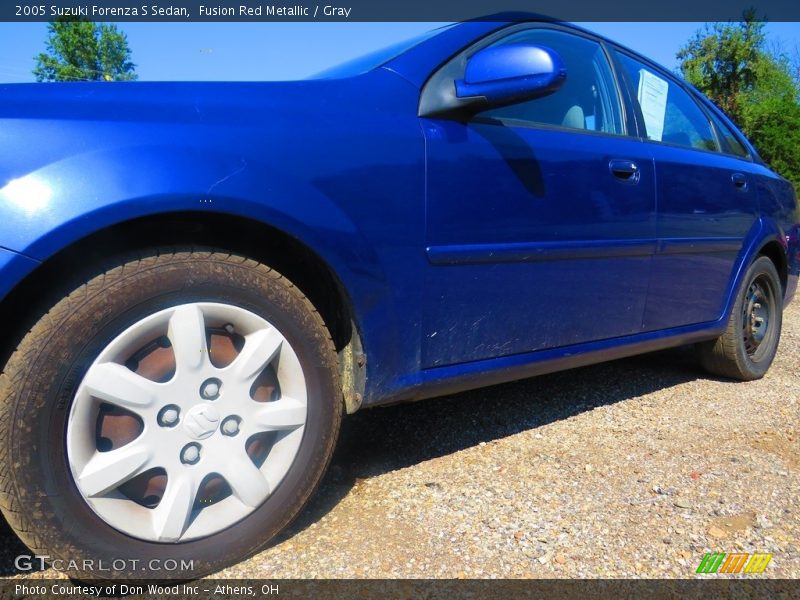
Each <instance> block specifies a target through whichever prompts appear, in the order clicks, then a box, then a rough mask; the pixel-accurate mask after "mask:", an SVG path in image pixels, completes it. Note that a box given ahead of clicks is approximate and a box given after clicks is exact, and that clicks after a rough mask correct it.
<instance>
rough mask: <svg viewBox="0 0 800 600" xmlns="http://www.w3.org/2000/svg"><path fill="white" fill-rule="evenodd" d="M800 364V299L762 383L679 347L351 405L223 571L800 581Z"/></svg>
mask: <svg viewBox="0 0 800 600" xmlns="http://www.w3.org/2000/svg"><path fill="white" fill-rule="evenodd" d="M798 373H800V302H796V303H795V304H794V305H792V306H791V307H790V308H789V309H788V310H787V312H786V313H785V316H784V331H783V338H782V341H781V347H780V350H779V352H778V358H777V360H776V362H775V364H774V365H773V367H772V369H771V370H770V372H769V374H768V375H767V377H765V378H764V379H763V380H761V381H756V382H751V383H733V382H729V381H721V380H715V379H711V378H709V377H708V376H706V375H705V374H704V373H703V372H702V371H700V370H699V369H698V368H697V367H695V366H694V363H693V362H692V356H691V353H690V352H688V351H686V350H681V351H669V352H662V353H657V354H650V355H646V356H642V357H637V358H634V359H627V360H622V361H616V362H612V363H607V364H602V365H597V366H593V367H587V368H583V369H579V370H575V371H568V372H563V373H557V374H554V375H548V376H544V377H539V378H534V379H529V380H525V381H520V382H516V383H512V384H507V385H503V386H497V387H493V388H487V389H483V390H477V391H474V392H469V393H464V394H459V395H456V396H450V397H447V398H441V399H437V400H429V401H425V402H421V403H418V404H408V405H400V406H394V407H389V408H380V409H374V410H368V411H364V412H361V413H358V414H356V415H353V416H351V417H348V418H347V419H346V421H345V424H344V428H343V431H342V435H341V439H340V444H339V448H338V450H337V453H336V456H335V458H334V462H333V464H332V467H331V470H330V471H329V473H328V476H327V477H326V479H325V481H324V483H323V486H322V488H321V490H320V492H319V493H318V494H317V495H316V497H315V499H314V500H313V501H312V503H311V505H310V506H309V507H308V508H307V510H306V511H305V513H304V514H303V515H302V516H301V517H300V519H299V520H298V521H297V522H296V523H295V524H294V525H293V526H292V528H291V530H290V531H289V532H288V533H287V534H285V535H284V536H282V537H281V539H280V540H279V541H278V542H277V543H276V544H274V545H273V546H272V547H270V548H269V549H267V550H266V551H264V552H262V553H260V554H258V555H257V556H255V557H253V558H251V559H249V560H247V561H245V562H243V563H240V564H238V565H236V566H234V567H232V568H230V569H227V570H225V571H223V572H221V573H219V575H218V576H220V577H271V578H305V577H324V578H339V577H355V578H362V577H376V578H377V577H389V578H396V577H402V578H431V577H436V578H439V577H447V578H516V577H536V578H540V577H542V578H553V577H694V571H695V569H696V568H697V565H698V564H699V562H700V560H701V558H702V557H703V554H704V553H706V552H772V553H774V558H773V560H772V562H771V564H770V565H769V566H768V567H767V569H766V572H765V573H764V575H763V576H765V577H780V578H796V577H798V576H800V376H798ZM0 547H5V548H4V550H2V551H1V552H0V557H2V563H3V566H4V571H3V572H2V573H3V574H6V575H10V574H12V572H13V569H12V570H11V572H10V571H9V569H8V567H9V565H11V564H13V556H15V555H16V554H17V553H19V552H21V551H22V549H21V547H20V545H19V544H18V543H17V542H16V540H15V538H13V534H11V533H10V532H9V531H8V529H7V528H6V527H3V528H2V529H1V530H0ZM47 575H50V576H52V575H54V574H53V573H52V572H48V573H46V574H45V576H47ZM709 577H715V576H713V575H712V576H709ZM747 577H752V575H748V576H747Z"/></svg>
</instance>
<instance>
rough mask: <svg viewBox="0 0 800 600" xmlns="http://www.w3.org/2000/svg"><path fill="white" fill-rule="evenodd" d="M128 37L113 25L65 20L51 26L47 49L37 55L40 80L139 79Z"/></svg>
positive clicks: (37, 75) (49, 26)
mask: <svg viewBox="0 0 800 600" xmlns="http://www.w3.org/2000/svg"><path fill="white" fill-rule="evenodd" d="M135 67H136V65H134V64H133V62H131V50H130V47H129V46H128V38H127V36H126V35H125V34H124V33H123V32H121V31H119V30H118V29H117V26H116V25H114V24H107V23H93V22H90V21H85V20H74V19H62V20H58V21H54V22H52V23H50V24H49V25H48V36H47V51H46V52H42V53H40V54H39V55H38V56H36V68H34V70H33V74H34V75H35V76H36V80H37V81H129V80H132V79H136V73H135V72H134V69H135Z"/></svg>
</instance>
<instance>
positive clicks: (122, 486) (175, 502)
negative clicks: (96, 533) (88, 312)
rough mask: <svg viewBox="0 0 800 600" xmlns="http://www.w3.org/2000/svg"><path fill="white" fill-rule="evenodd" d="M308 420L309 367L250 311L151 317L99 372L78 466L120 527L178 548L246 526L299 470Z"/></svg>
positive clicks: (76, 405) (73, 439)
mask: <svg viewBox="0 0 800 600" xmlns="http://www.w3.org/2000/svg"><path fill="white" fill-rule="evenodd" d="M306 418H307V391H306V383H305V377H304V374H303V370H302V367H301V366H300V361H299V359H298V357H297V355H296V353H295V352H294V350H293V349H292V347H291V345H290V344H289V342H288V341H287V340H286V339H285V338H284V337H283V335H282V334H281V333H280V332H279V331H278V330H277V329H276V328H275V327H274V326H272V325H271V324H270V323H268V322H267V321H266V320H264V319H263V318H261V317H259V316H258V315H256V314H254V313H252V312H250V311H247V310H245V309H242V308H239V307H236V306H232V305H227V304H216V303H194V304H184V305H181V306H176V307H173V308H169V309H167V310H163V311H161V312H158V313H156V314H153V315H151V316H149V317H146V318H144V319H142V320H141V321H139V322H137V323H135V324H134V325H133V326H131V327H129V328H128V329H127V330H125V331H124V332H123V333H121V334H120V335H119V336H118V337H117V338H115V339H114V340H113V341H112V342H111V343H110V344H109V345H108V346H107V347H106V348H105V349H104V350H103V351H102V353H101V354H100V355H99V356H98V358H97V360H95V361H94V363H93V364H92V365H91V366H90V367H89V369H88V371H87V372H86V375H85V376H84V378H83V381H82V382H81V384H80V386H79V387H78V390H77V392H76V394H75V398H74V400H73V403H72V407H71V410H70V416H69V424H68V426H67V457H68V460H69V465H70V469H71V471H72V476H73V478H74V480H75V483H76V485H77V487H78V490H79V491H80V493H81V495H82V496H83V498H84V499H85V500H86V502H87V503H88V505H89V506H90V507H91V508H92V510H94V512H95V513H96V514H97V515H98V516H100V518H102V519H103V520H104V521H105V522H107V523H108V524H109V525H111V526H112V527H114V528H116V529H118V530H120V531H123V532H125V533H127V534H129V535H132V536H134V537H137V538H141V539H146V540H150V541H158V542H177V541H186V540H191V539H197V538H201V537H206V536H209V535H213V534H214V533H217V532H219V531H222V530H224V529H226V528H227V527H230V526H231V525H233V524H234V523H236V522H238V521H240V520H241V519H243V518H244V517H246V516H247V515H248V514H250V513H251V512H252V511H253V510H255V509H256V508H257V507H258V506H260V505H261V504H262V503H263V502H264V501H265V500H266V499H267V498H268V497H269V496H270V495H271V494H272V493H273V492H274V490H275V489H276V487H277V486H278V484H279V483H280V482H281V480H282V479H283V478H284V477H285V475H286V473H287V472H288V470H289V468H290V467H291V465H292V462H293V461H294V459H295V457H296V456H297V452H298V450H299V448H300V442H301V440H302V437H303V431H304V428H305V423H306Z"/></svg>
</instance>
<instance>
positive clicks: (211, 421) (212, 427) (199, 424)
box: [183, 404, 220, 440]
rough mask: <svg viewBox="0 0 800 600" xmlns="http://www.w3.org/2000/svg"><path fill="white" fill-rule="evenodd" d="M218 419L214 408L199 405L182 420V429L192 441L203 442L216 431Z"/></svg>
mask: <svg viewBox="0 0 800 600" xmlns="http://www.w3.org/2000/svg"><path fill="white" fill-rule="evenodd" d="M219 418H220V417H219V413H218V412H217V409H216V408H214V407H213V406H209V405H207V404H201V405H200V406H195V407H194V408H192V409H191V410H190V411H189V413H188V414H187V415H186V418H185V419H184V420H183V427H184V429H186V432H187V433H188V434H189V435H190V436H191V437H193V438H194V439H196V440H204V439H206V438H207V437H208V436H210V435H211V434H212V433H214V432H215V431H216V430H217V427H218V426H219Z"/></svg>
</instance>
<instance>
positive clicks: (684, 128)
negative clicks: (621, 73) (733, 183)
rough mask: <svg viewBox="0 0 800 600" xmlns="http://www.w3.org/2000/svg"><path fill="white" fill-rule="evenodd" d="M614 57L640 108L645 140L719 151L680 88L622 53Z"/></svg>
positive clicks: (706, 125)
mask: <svg viewBox="0 0 800 600" xmlns="http://www.w3.org/2000/svg"><path fill="white" fill-rule="evenodd" d="M618 56H619V58H620V61H621V62H622V64H623V66H624V67H625V70H626V71H627V73H628V76H629V77H630V80H631V82H632V84H633V92H634V96H635V98H634V100H635V101H636V102H638V104H639V108H640V109H641V113H642V117H643V121H644V127H645V135H646V137H647V139H649V140H653V141H655V142H664V143H667V144H675V145H678V146H684V147H687V148H697V149H700V150H714V151H719V149H720V148H719V145H718V144H717V139H716V137H715V136H714V131H713V130H712V128H711V123H710V122H709V120H708V118H707V117H706V115H705V113H704V112H703V111H702V110H701V108H700V107H699V106H698V105H697V103H696V102H695V101H694V99H693V98H692V97H691V96H690V95H689V94H688V93H687V92H686V91H685V90H684V89H683V88H681V87H680V86H679V85H678V84H677V83H676V82H675V81H674V80H672V79H669V78H668V77H666V76H665V75H664V74H662V73H661V72H660V71H656V70H655V69H652V68H651V67H649V66H647V65H645V64H644V63H641V62H640V61H638V60H636V59H634V58H631V57H630V56H627V55H626V54H621V53H619V54H618Z"/></svg>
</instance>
